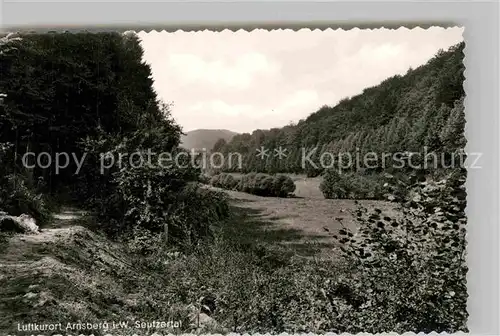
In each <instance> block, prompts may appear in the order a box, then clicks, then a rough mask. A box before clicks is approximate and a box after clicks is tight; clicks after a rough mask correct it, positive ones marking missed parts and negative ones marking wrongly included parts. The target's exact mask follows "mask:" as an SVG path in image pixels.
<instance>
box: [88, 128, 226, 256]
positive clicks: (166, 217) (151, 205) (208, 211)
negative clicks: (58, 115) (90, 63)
mask: <svg viewBox="0 0 500 336" xmlns="http://www.w3.org/2000/svg"><path fill="white" fill-rule="evenodd" d="M143 138H144V135H143V134H142V131H140V130H139V131H137V132H136V133H134V134H133V135H132V137H130V138H128V139H125V138H122V139H120V138H118V139H115V138H113V137H109V136H106V135H103V136H102V137H101V138H98V139H87V140H86V141H85V142H84V146H85V147H86V150H87V153H89V155H88V157H89V160H90V161H92V159H94V160H96V159H97V158H98V157H99V153H103V152H107V153H109V154H111V155H113V156H114V157H119V156H120V154H122V153H144V155H147V153H146V151H145V150H144V149H143V148H142V146H141V145H140V140H141V139H143ZM138 142H139V144H138ZM153 145H154V143H153ZM160 149H161V148H154V147H153V148H152V150H153V151H156V152H160ZM176 150H177V149H173V154H174V155H175V151H176ZM178 157H179V158H181V156H178ZM183 157H185V156H183ZM185 160H186V162H180V163H179V165H178V167H176V166H173V167H162V166H161V165H146V164H142V165H138V166H131V165H130V164H129V163H128V162H125V163H122V165H121V166H113V167H111V168H110V170H109V171H107V172H106V173H105V174H100V173H99V172H96V171H95V169H97V168H96V167H99V166H98V165H96V166H95V167H92V166H90V167H87V168H89V169H88V171H87V172H86V173H87V174H89V176H97V177H98V178H99V179H100V180H97V182H98V183H100V184H102V185H103V188H102V189H103V190H105V192H104V193H101V194H98V195H97V197H95V198H93V199H90V200H89V203H88V205H89V206H91V207H92V208H93V209H94V210H95V211H96V212H97V213H98V215H99V216H100V217H101V219H102V220H101V221H102V222H103V223H106V224H105V225H104V226H103V229H104V230H105V231H106V232H107V233H108V234H110V235H111V236H115V237H116V236H119V235H126V236H129V237H133V239H131V241H133V242H134V241H135V243H134V244H135V245H136V247H135V248H134V249H135V250H137V251H146V250H147V249H144V248H142V247H141V241H143V242H147V241H149V242H150V244H152V245H154V244H153V242H154V241H155V240H154V239H150V236H151V235H153V236H156V237H158V236H159V235H163V236H164V237H165V239H167V241H168V243H169V244H174V245H178V246H183V247H191V246H194V245H196V244H197V243H198V242H199V241H200V240H201V239H203V238H205V237H209V236H210V235H211V233H210V225H211V224H213V223H214V222H215V221H218V220H220V219H221V218H223V217H224V216H227V215H228V206H227V204H226V203H227V201H226V198H225V196H224V195H221V194H220V193H217V192H215V191H211V190H206V189H203V188H201V187H200V186H199V184H198V183H197V182H198V180H199V176H200V172H199V170H197V169H195V168H191V167H190V165H189V157H186V158H185ZM180 167H186V168H180ZM89 176H84V177H83V180H84V182H88V181H89V178H88V177H89ZM145 230H146V231H145ZM141 237H145V238H144V239H142V238H141ZM161 241H164V240H161Z"/></svg>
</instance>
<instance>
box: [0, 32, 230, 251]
mask: <svg viewBox="0 0 500 336" xmlns="http://www.w3.org/2000/svg"><path fill="white" fill-rule="evenodd" d="M142 56H143V50H142V48H141V46H140V43H139V40H138V37H137V36H136V35H135V34H134V33H126V34H119V33H78V34H74V33H54V34H24V35H13V34H11V35H8V36H4V37H3V38H2V44H1V50H0V60H1V61H0V64H1V76H0V93H1V94H2V102H1V104H0V105H1V106H0V144H1V145H2V146H1V147H0V150H1V152H0V154H1V157H0V160H1V165H0V210H4V211H7V212H9V213H11V214H14V215H18V214H20V213H26V212H28V213H30V214H32V215H33V216H35V217H37V218H38V219H40V218H45V219H46V217H47V216H49V214H50V210H51V209H50V207H48V206H47V204H50V202H48V203H47V202H46V201H44V200H49V199H55V196H58V195H62V194H64V195H65V196H66V197H68V198H70V199H71V201H74V202H77V203H78V204H79V205H81V206H82V205H83V206H85V207H87V208H89V209H92V210H93V211H94V212H96V213H97V214H99V215H100V217H101V223H102V226H101V228H103V229H105V230H106V231H107V232H108V233H110V234H123V233H125V232H126V233H131V234H132V236H133V237H136V236H137V235H149V234H155V235H156V234H158V233H160V232H161V233H162V234H165V236H166V237H165V238H168V240H169V241H170V242H172V243H176V244H180V245H190V244H193V243H196V241H198V240H199V239H201V238H202V237H203V236H207V235H209V231H210V228H209V225H210V222H211V221H215V220H217V219H219V218H222V217H224V216H225V215H226V214H227V212H228V208H227V204H226V203H225V199H224V196H223V195H220V194H217V193H215V192H212V191H207V190H201V189H199V188H198V187H197V185H196V182H197V180H198V176H199V171H198V170H196V169H194V168H185V169H180V168H176V167H171V168H168V169H167V168H163V167H161V166H156V167H150V166H149V165H144V164H143V165H138V164H137V162H132V161H127V162H121V166H118V165H113V166H110V167H109V169H106V170H105V171H102V169H101V168H102V167H101V166H102V164H101V161H100V158H101V157H100V155H101V154H103V153H108V155H109V157H115V158H116V157H118V156H119V155H124V157H130V155H131V154H132V153H136V154H137V155H136V156H135V157H136V158H138V157H139V156H140V155H142V154H144V153H145V152H146V150H151V151H153V152H157V153H159V152H169V153H172V154H175V153H177V152H178V151H179V150H181V149H179V141H180V137H181V134H182V132H181V127H180V126H179V125H177V124H176V123H175V121H174V120H172V118H171V116H170V110H169V106H168V105H166V104H164V103H162V102H161V101H159V99H158V98H157V96H156V94H155V92H154V90H153V87H152V84H153V80H152V77H151V69H150V67H149V65H147V64H145V63H144V62H143V61H142ZM29 152H32V153H34V154H33V155H32V156H30V157H29V160H27V161H26V160H25V162H23V158H25V159H26V157H24V154H26V153H29ZM43 152H45V153H48V154H45V155H44V156H40V157H41V158H42V160H40V161H39V162H36V160H35V159H36V158H38V157H39V154H40V153H43ZM58 153H67V154H68V155H69V157H70V160H69V162H68V165H67V166H66V167H64V169H60V168H59V169H58V168H56V166H55V165H54V163H55V162H54V161H52V162H50V159H52V160H54V158H55V157H56V155H57V154H58ZM76 159H77V160H76ZM186 160H188V159H186ZM78 162H82V165H81V166H79V165H78ZM26 163H27V164H28V165H27V164H26ZM49 163H52V165H49ZM31 167H32V168H31ZM193 209H196V211H192V210H193ZM133 233H135V235H134V234H133Z"/></svg>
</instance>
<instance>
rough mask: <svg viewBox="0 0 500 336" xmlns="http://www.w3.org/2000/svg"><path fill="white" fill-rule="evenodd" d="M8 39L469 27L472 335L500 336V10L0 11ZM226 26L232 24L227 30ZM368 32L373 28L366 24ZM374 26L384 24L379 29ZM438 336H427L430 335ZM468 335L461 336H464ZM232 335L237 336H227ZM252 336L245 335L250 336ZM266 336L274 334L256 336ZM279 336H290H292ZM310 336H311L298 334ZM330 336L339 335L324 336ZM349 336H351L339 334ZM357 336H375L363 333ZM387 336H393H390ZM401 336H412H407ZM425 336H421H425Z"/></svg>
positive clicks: (315, 6) (135, 5) (222, 7)
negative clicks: (13, 35) (473, 159)
mask: <svg viewBox="0 0 500 336" xmlns="http://www.w3.org/2000/svg"><path fill="white" fill-rule="evenodd" d="M0 12H1V13H2V14H1V20H2V27H4V26H5V28H2V30H4V31H5V30H6V31H35V32H47V31H63V30H67V31H81V30H89V31H103V30H106V31H116V30H118V31H127V30H135V31H146V32H148V31H151V30H153V29H154V30H157V31H160V30H166V31H177V30H184V31H199V30H205V29H210V30H215V31H221V30H224V29H230V30H233V31H238V30H246V31H251V30H253V29H256V28H263V29H280V28H281V29H283V28H289V29H294V30H297V29H300V28H306V27H307V28H311V29H316V28H317V29H326V28H331V29H336V28H342V29H352V28H381V27H385V28H393V29H394V28H398V27H401V26H404V27H407V28H413V27H421V28H427V27H430V26H433V25H439V26H442V27H450V26H463V27H465V32H464V40H465V44H466V47H465V50H464V53H465V60H464V63H465V67H466V72H465V77H466V82H465V84H464V87H465V92H466V99H465V108H466V120H467V125H466V131H465V132H466V137H467V139H468V142H467V146H466V151H467V152H469V153H471V152H482V153H483V156H482V159H481V166H482V167H483V168H482V169H476V170H469V173H468V178H467V182H466V187H467V192H468V198H467V203H468V204H467V209H466V212H467V215H468V231H467V240H468V247H467V253H468V257H467V261H468V266H469V273H468V276H467V282H468V292H469V299H468V312H469V329H470V332H471V334H490V335H500V326H499V324H498V317H499V316H500V310H499V301H500V297H499V287H500V283H499V276H500V274H499V265H500V258H499V246H500V239H499V238H500V237H499V227H500V213H499V209H500V206H499V205H500V198H499V187H500V185H499V181H500V179H499V171H500V161H499V158H500V154H499V153H500V149H499V148H500V147H499V134H500V129H499V119H500V118H499V115H500V113H499V111H500V109H499V99H498V97H499V92H500V87H499V73H498V72H499V63H498V61H499V53H500V49H499V45H500V44H499V40H500V34H499V23H498V22H499V16H500V14H499V5H498V3H494V2H491V3H479V2H475V3H474V2H451V1H450V2H442V3H419V2H413V1H406V2H401V1H399V2H395V1H392V2H376V1H369V2H359V1H353V2H350V3H334V2H329V3H328V2H326V3H325V2H324V3H309V4H308V3H302V2H284V1H275V2H271V3H266V2H263V1H258V2H253V3H248V2H240V1H237V2H234V3H227V2H226V3H222V2H217V3H209V2H201V3H192V2H184V3H178V2H164V3H161V2H150V3H145V2H139V1H138V2H120V1H116V0H115V1H109V2H99V1H91V2H86V3H85V2H74V1H69V2H64V1H52V2H44V1H40V0H31V1H30V2H27V1H26V2H22V1H15V2H14V1H5V2H0ZM221 22H228V23H221ZM370 22H371V23H370ZM377 22H378V23H377ZM433 334H435V335H437V333H431V334H429V335H433ZM460 334H463V333H457V335H460ZM228 335H239V334H235V333H230V334H228ZM245 335H248V334H245ZM254 335H269V334H254ZM280 335H289V334H286V333H283V334H280ZM294 335H299V334H294ZM300 335H313V334H300ZM326 335H335V334H333V333H327V334H326ZM341 335H350V334H341ZM358 335H370V334H366V333H360V334H358ZM386 335H397V334H395V333H387V334H386ZM404 335H414V333H405V334H404ZM422 335H423V334H422Z"/></svg>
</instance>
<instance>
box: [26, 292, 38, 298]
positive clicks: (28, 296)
mask: <svg viewBox="0 0 500 336" xmlns="http://www.w3.org/2000/svg"><path fill="white" fill-rule="evenodd" d="M35 296H36V294H35V293H33V292H28V293H26V294H24V297H25V298H27V299H31V298H34V297H35Z"/></svg>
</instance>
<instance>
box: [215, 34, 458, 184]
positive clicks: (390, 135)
mask: <svg viewBox="0 0 500 336" xmlns="http://www.w3.org/2000/svg"><path fill="white" fill-rule="evenodd" d="M463 48H464V44H463V43H460V44H458V45H455V46H453V47H451V48H450V49H449V50H448V51H440V52H439V53H438V54H437V55H435V57H434V58H432V59H431V60H429V61H428V62H427V64H425V65H423V66H420V67H418V68H416V69H409V70H408V72H407V73H406V75H404V76H399V75H397V76H394V77H391V78H388V79H386V80H385V81H383V82H382V83H380V84H379V85H377V86H375V87H371V88H367V89H365V90H364V91H363V93H361V94H359V95H357V96H354V97H351V98H346V99H343V100H342V101H340V102H339V103H338V104H337V105H335V106H333V107H331V106H323V107H321V108H320V109H319V110H318V111H316V112H314V113H312V114H311V115H310V116H309V117H307V118H306V119H305V120H301V121H299V122H298V123H297V124H296V125H289V126H285V127H283V128H274V129H270V130H255V131H254V132H253V133H252V134H248V133H245V134H239V135H236V136H235V137H234V138H233V139H232V141H230V142H229V143H228V144H227V145H225V146H223V148H222V149H220V148H217V149H218V150H220V151H222V152H238V153H242V154H243V156H244V160H243V165H242V166H243V170H244V171H258V172H267V173H275V172H293V173H303V172H307V173H309V175H317V174H319V173H320V172H321V169H319V170H318V169H316V168H315V167H313V166H311V165H307V166H303V165H302V164H301V158H302V149H304V150H305V151H306V153H307V152H308V151H309V150H312V149H313V148H317V150H316V151H315V152H314V154H313V155H311V158H312V161H313V162H318V158H319V157H320V156H321V154H322V153H324V152H330V153H346V152H350V153H355V152H356V151H359V154H360V156H361V157H362V156H363V155H364V154H366V153H368V152H376V153H383V152H386V153H394V152H397V151H416V152H421V151H422V148H423V147H424V146H427V147H428V149H429V151H438V152H439V151H447V152H449V151H454V150H455V149H457V148H462V147H463V145H464V138H463V127H464V107H463V97H464V90H463V86H462V84H463V80H464V76H463V71H464V66H463V64H462V60H463ZM261 146H264V147H265V148H266V149H269V150H270V153H271V154H272V153H273V150H274V149H275V148H279V147H280V146H281V147H282V148H284V149H286V155H287V156H286V158H283V157H282V158H281V159H279V158H278V157H276V156H274V155H269V156H268V157H267V159H266V160H262V159H261V158H259V157H257V156H256V155H255V153H256V150H257V149H259V148H261ZM225 170H227V171H231V170H237V169H236V167H225Z"/></svg>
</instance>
